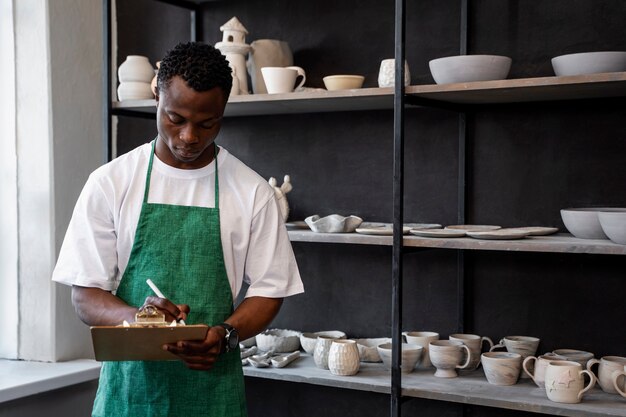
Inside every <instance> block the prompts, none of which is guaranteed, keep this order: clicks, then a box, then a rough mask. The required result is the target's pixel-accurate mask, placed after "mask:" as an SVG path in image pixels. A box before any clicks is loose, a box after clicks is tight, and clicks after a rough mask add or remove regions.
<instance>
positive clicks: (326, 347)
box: [313, 336, 334, 369]
mask: <svg viewBox="0 0 626 417" xmlns="http://www.w3.org/2000/svg"><path fill="white" fill-rule="evenodd" d="M333 340H334V339H333V338H331V337H326V336H318V337H317V342H316V343H315V350H314V351H313V361H314V362H315V366H317V367H318V368H321V369H328V352H330V346H331V345H332V343H333Z"/></svg>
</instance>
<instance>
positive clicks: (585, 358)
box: [552, 349, 595, 369]
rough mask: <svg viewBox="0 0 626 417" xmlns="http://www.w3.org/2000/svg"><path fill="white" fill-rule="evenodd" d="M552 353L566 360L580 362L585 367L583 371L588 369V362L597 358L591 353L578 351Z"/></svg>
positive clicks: (569, 350) (558, 350)
mask: <svg viewBox="0 0 626 417" xmlns="http://www.w3.org/2000/svg"><path fill="white" fill-rule="evenodd" d="M552 353H554V354H555V355H558V356H562V357H564V358H565V360H568V361H572V362H578V363H579V364H580V365H581V366H582V367H583V369H586V367H587V362H589V361H590V360H591V359H593V357H594V356H595V355H594V354H593V353H591V352H587V351H584V350H577V349H556V350H553V351H552Z"/></svg>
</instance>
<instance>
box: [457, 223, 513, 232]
mask: <svg viewBox="0 0 626 417" xmlns="http://www.w3.org/2000/svg"><path fill="white" fill-rule="evenodd" d="M446 229H450V230H464V231H466V232H488V231H491V230H498V229H502V227H501V226H489V225H482V224H456V225H453V226H446Z"/></svg>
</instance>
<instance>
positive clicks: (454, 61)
mask: <svg viewBox="0 0 626 417" xmlns="http://www.w3.org/2000/svg"><path fill="white" fill-rule="evenodd" d="M511 62H512V60H511V58H509V57H506V56H500V55H457V56H447V57H443V58H437V59H433V60H432V61H430V62H429V63H428V65H429V67H430V73H431V74H432V76H433V78H434V79H435V82H436V83H437V84H448V83H467V82H472V81H490V80H504V79H505V78H506V77H507V75H509V70H510V69H511Z"/></svg>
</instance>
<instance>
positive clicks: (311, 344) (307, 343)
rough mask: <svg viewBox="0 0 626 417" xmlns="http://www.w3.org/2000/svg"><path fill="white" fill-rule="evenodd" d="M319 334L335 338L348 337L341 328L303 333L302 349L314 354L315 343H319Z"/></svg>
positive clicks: (301, 337)
mask: <svg viewBox="0 0 626 417" xmlns="http://www.w3.org/2000/svg"><path fill="white" fill-rule="evenodd" d="M317 336H326V337H331V338H333V339H345V338H346V334H345V333H344V332H341V331H339V330H324V331H321V332H314V333H302V334H301V335H300V345H301V346H302V349H304V351H305V352H306V353H310V354H311V355H312V354H313V351H315V344H316V343H317Z"/></svg>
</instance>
